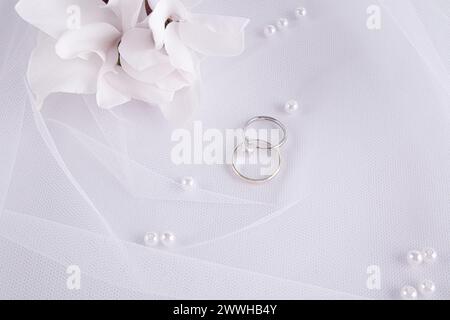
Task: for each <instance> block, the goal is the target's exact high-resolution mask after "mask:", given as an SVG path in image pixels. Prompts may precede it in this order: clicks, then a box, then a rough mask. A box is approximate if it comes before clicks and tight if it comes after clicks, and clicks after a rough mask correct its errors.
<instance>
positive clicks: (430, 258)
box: [422, 248, 437, 263]
mask: <svg viewBox="0 0 450 320" xmlns="http://www.w3.org/2000/svg"><path fill="white" fill-rule="evenodd" d="M422 256H423V261H424V262H426V263H433V262H434V261H436V259H437V252H436V250H434V249H433V248H425V249H423V250H422Z"/></svg>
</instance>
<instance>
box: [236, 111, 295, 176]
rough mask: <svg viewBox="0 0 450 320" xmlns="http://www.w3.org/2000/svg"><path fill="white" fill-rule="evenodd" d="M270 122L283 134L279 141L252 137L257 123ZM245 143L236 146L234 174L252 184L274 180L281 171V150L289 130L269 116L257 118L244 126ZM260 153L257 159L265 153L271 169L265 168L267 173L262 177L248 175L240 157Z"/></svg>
mask: <svg viewBox="0 0 450 320" xmlns="http://www.w3.org/2000/svg"><path fill="white" fill-rule="evenodd" d="M260 122H269V124H271V125H275V127H276V130H277V131H278V132H281V136H279V135H278V136H279V137H278V139H277V141H275V142H274V141H272V140H269V139H268V138H265V139H263V138H261V137H260V136H259V135H256V137H250V136H249V135H248V132H249V131H250V130H251V129H252V127H253V126H254V125H255V124H256V123H260ZM243 130H244V139H243V140H244V141H243V142H242V143H239V144H237V145H236V147H235V148H234V151H233V157H232V168H233V171H234V173H235V174H236V175H237V176H238V177H240V178H241V179H243V180H245V181H247V182H251V183H262V182H266V181H270V180H272V179H273V178H274V177H275V176H277V175H278V173H279V172H280V169H281V152H280V148H281V147H282V146H283V145H284V144H285V143H286V141H287V130H286V127H285V126H284V125H283V124H282V123H281V122H280V121H279V120H278V119H275V118H273V117H269V116H257V117H253V118H251V119H250V120H248V121H247V123H246V124H245V126H244V129H243ZM255 151H257V152H258V154H259V155H257V157H256V158H260V157H259V156H260V155H261V153H265V154H264V156H265V157H266V159H269V161H270V168H267V167H265V168H263V169H264V171H265V173H264V174H260V175H257V176H255V175H250V174H246V173H245V172H244V170H243V169H242V168H240V166H239V163H240V162H242V161H239V160H240V156H241V158H242V157H244V158H245V157H246V155H249V154H255ZM261 171H262V170H261Z"/></svg>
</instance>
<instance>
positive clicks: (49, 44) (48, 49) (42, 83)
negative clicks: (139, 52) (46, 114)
mask: <svg viewBox="0 0 450 320" xmlns="http://www.w3.org/2000/svg"><path fill="white" fill-rule="evenodd" d="M54 47H55V40H53V39H52V38H50V37H49V36H47V35H46V34H43V33H41V34H40V35H39V37H38V43H37V47H36V48H35V49H34V51H33V53H32V54H31V58H30V64H29V66H28V74H27V77H28V81H29V84H30V87H31V90H32V91H33V93H34V94H35V96H36V99H37V101H38V107H39V108H40V107H41V106H42V104H43V102H44V100H45V98H46V97H47V96H48V95H49V94H51V93H56V92H65V93H77V94H92V93H95V91H96V87H97V85H96V81H97V74H98V71H99V70H100V67H101V60H100V59H99V58H98V57H97V56H92V57H91V58H90V59H89V60H83V59H72V60H62V59H61V58H60V57H58V56H57V55H56V54H55V50H54Z"/></svg>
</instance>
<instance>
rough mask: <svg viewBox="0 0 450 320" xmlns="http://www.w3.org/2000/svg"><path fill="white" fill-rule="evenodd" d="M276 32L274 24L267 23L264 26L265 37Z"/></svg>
mask: <svg viewBox="0 0 450 320" xmlns="http://www.w3.org/2000/svg"><path fill="white" fill-rule="evenodd" d="M276 32H277V28H275V26H274V25H271V24H269V25H267V26H266V27H265V28H264V34H265V35H266V37H270V36H273V35H274V34H275V33H276Z"/></svg>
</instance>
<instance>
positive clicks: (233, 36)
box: [179, 14, 249, 56]
mask: <svg viewBox="0 0 450 320" xmlns="http://www.w3.org/2000/svg"><path fill="white" fill-rule="evenodd" d="M248 23H249V20H248V19H245V18H239V17H227V16H217V15H204V14H193V15H192V16H191V20H190V21H189V22H186V23H180V26H179V36H180V38H181V40H182V41H183V42H184V44H185V45H186V46H188V47H189V48H191V49H192V50H195V51H197V52H199V53H201V54H204V55H208V56H237V55H240V54H241V53H242V52H243V50H244V47H245V46H244V29H245V27H246V26H247V24H248Z"/></svg>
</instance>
